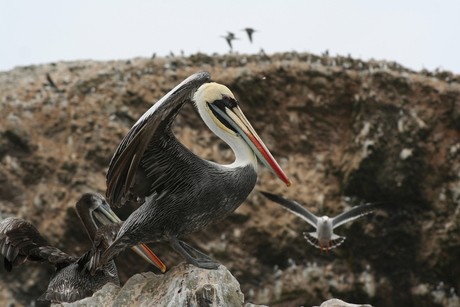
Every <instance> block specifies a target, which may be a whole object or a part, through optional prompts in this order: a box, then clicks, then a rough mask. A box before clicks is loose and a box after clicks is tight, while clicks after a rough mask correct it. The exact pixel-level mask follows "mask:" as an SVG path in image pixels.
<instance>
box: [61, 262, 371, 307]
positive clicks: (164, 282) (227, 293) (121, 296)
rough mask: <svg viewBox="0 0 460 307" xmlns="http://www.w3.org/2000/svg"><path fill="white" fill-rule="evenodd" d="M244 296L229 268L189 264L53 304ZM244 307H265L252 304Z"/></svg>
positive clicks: (197, 301) (234, 304) (167, 302)
mask: <svg viewBox="0 0 460 307" xmlns="http://www.w3.org/2000/svg"><path fill="white" fill-rule="evenodd" d="M243 304H244V295H243V293H242V292H241V289H240V284H239V283H238V281H237V280H236V278H235V277H233V275H232V274H231V273H230V272H229V271H228V270H227V268H225V267H224V266H222V265H221V266H220V267H219V269H217V270H204V269H200V268H197V267H195V266H193V265H189V264H181V265H178V266H176V267H173V268H172V269H171V270H170V271H169V272H167V273H166V274H164V275H156V274H154V273H152V272H146V273H141V274H136V275H134V276H133V277H131V278H130V279H129V280H128V282H127V283H126V284H125V285H124V286H123V287H122V288H120V287H119V286H116V285H114V284H112V283H109V284H107V285H105V286H104V287H103V288H102V289H101V290H100V291H98V292H96V293H95V294H94V295H93V296H92V297H88V298H86V299H83V300H80V301H78V302H75V303H71V304H68V303H63V304H53V305H52V306H53V307H59V306H62V307H90V306H98V307H105V306H107V307H109V306H110V307H112V306H113V307H122V306H123V307H130V306H132V307H134V306H135V307H143V306H145V307H152V306H165V307H166V306H171V307H176V306H187V307H195V306H196V307H208V306H209V307H211V306H212V307H220V306H222V307H242V306H243ZM359 306H363V307H370V305H354V304H347V303H345V302H343V301H341V300H337V299H332V300H329V301H327V302H324V303H323V304H322V305H321V307H359ZM244 307H263V306H262V305H254V304H251V303H247V304H244Z"/></svg>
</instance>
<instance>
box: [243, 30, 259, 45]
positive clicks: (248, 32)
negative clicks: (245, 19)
mask: <svg viewBox="0 0 460 307" xmlns="http://www.w3.org/2000/svg"><path fill="white" fill-rule="evenodd" d="M242 31H246V33H247V34H248V37H249V41H250V42H251V44H252V33H254V32H257V31H256V30H254V29H252V28H245V29H243V30H242Z"/></svg>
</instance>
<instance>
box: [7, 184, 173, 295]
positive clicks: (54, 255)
mask: <svg viewBox="0 0 460 307" xmlns="http://www.w3.org/2000/svg"><path fill="white" fill-rule="evenodd" d="M76 209H77V214H78V216H79V217H80V219H81V220H82V222H83V224H84V225H85V228H86V231H87V233H88V235H89V237H90V238H91V239H92V238H93V237H94V235H95V233H96V231H97V229H98V226H97V223H96V220H97V221H98V222H100V223H102V224H107V223H112V222H114V221H116V219H118V218H117V217H116V215H115V213H113V211H112V210H111V209H110V206H109V205H108V204H107V203H106V202H105V199H104V198H103V197H102V196H101V195H99V194H96V193H90V194H84V195H83V196H82V197H81V198H80V200H79V201H78V202H77V204H76ZM95 219H96V220H95ZM118 220H119V219H118ZM111 225H116V224H111ZM109 230H110V227H106V231H107V233H106V240H107V242H108V243H110V242H111V241H112V240H113V238H114V235H116V232H113V231H112V232H110V231H109ZM133 249H134V250H135V251H136V252H137V253H138V254H139V255H141V256H142V257H143V258H144V259H146V260H148V261H149V262H151V263H153V264H155V265H156V266H158V265H159V266H163V267H164V264H162V263H161V261H159V259H158V258H157V257H156V256H155V255H154V254H153V253H152V251H150V249H148V247H147V246H145V245H143V246H136V247H135V248H133ZM0 253H1V254H2V255H3V256H4V257H5V259H4V266H5V269H6V270H7V271H8V272H10V271H11V270H12V269H13V267H18V266H20V265H21V264H23V263H24V262H26V261H32V262H48V263H49V264H51V265H53V266H54V267H55V269H56V271H55V272H54V274H53V276H52V277H51V280H50V282H49V285H48V289H47V290H46V292H45V293H43V294H42V295H41V296H40V297H39V298H38V299H39V300H49V301H53V302H68V303H70V302H74V301H77V300H80V299H83V298H85V297H88V296H91V295H93V293H94V292H95V291H97V290H99V289H101V288H102V287H103V286H104V285H105V284H106V283H108V282H112V283H115V284H117V285H119V284H120V281H119V279H118V273H117V268H116V266H115V263H114V262H113V261H109V262H107V263H106V264H105V265H104V266H103V267H102V268H101V270H98V271H97V272H96V274H94V275H91V274H90V273H89V272H88V271H87V270H85V269H84V268H85V265H86V263H87V262H88V260H89V259H90V255H91V254H90V251H89V252H87V253H85V254H84V255H83V256H81V257H74V256H70V255H68V254H66V253H64V252H63V251H61V250H60V249H58V248H56V247H53V246H51V245H50V244H49V243H48V241H46V240H45V239H44V238H43V237H42V236H41V234H40V233H39V232H38V230H37V228H35V227H34V226H33V225H32V224H30V223H29V222H27V221H25V220H23V219H21V218H18V217H9V218H6V219H4V220H3V221H2V222H1V223H0ZM165 269H166V268H164V270H165Z"/></svg>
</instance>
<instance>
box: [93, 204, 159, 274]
mask: <svg viewBox="0 0 460 307" xmlns="http://www.w3.org/2000/svg"><path fill="white" fill-rule="evenodd" d="M97 209H100V210H95V211H94V212H93V213H94V216H95V217H96V219H97V220H98V221H99V222H100V223H102V224H103V225H106V224H109V223H118V222H121V220H120V218H119V217H118V216H117V215H116V214H115V212H113V211H112V209H111V208H110V206H109V205H108V204H107V203H105V202H103V203H102V204H101V205H100V206H99V207H98V208H97ZM131 249H132V250H133V251H135V252H136V254H138V255H139V256H141V257H142V258H144V259H145V260H146V261H147V262H149V263H151V264H153V265H154V266H156V267H157V268H158V269H160V271H161V272H162V273H164V272H166V266H165V264H164V263H163V262H162V261H161V260H160V258H158V257H157V255H155V253H154V252H152V251H151V250H150V248H148V247H147V245H145V244H141V245H137V246H134V247H131Z"/></svg>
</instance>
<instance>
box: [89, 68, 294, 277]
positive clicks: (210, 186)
mask: <svg viewBox="0 0 460 307" xmlns="http://www.w3.org/2000/svg"><path fill="white" fill-rule="evenodd" d="M210 80H211V75H210V74H209V73H208V72H199V73H196V74H194V75H192V76H190V77H188V78H187V79H186V80H184V81H182V83H180V84H179V85H177V86H176V87H175V88H174V89H172V90H171V91H170V92H169V93H168V94H166V95H165V96H164V97H163V98H162V99H161V100H160V101H158V102H157V103H155V104H154V105H153V106H152V107H151V108H150V109H149V110H148V111H147V112H146V113H144V115H142V116H141V118H140V119H139V120H138V121H137V122H136V123H135V124H134V126H133V127H132V128H131V130H130V131H129V132H128V134H127V135H126V136H125V138H124V139H123V140H122V141H121V143H120V145H119V146H118V148H117V150H116V151H115V154H114V155H113V157H112V160H111V162H110V165H109V169H108V171H107V192H106V193H107V199H108V202H109V203H110V205H111V206H114V207H120V206H122V205H123V204H125V203H126V202H129V201H137V202H138V203H139V204H142V205H141V206H140V207H139V208H138V209H137V210H136V211H134V212H133V213H132V214H131V215H130V216H129V217H128V218H127V219H126V221H125V222H124V223H123V225H122V226H121V228H120V230H119V232H118V234H117V237H116V239H115V241H114V242H113V243H112V244H111V245H110V246H109V247H108V248H107V249H106V250H105V251H103V252H99V251H98V248H97V242H96V240H95V246H94V251H95V254H94V260H95V261H94V263H92V268H91V271H93V270H94V269H95V268H97V267H100V266H101V265H105V263H107V261H110V260H111V259H112V258H113V257H115V256H116V255H117V254H118V253H120V252H121V251H123V250H124V249H125V248H128V247H131V246H134V245H138V244H140V243H149V242H151V243H153V242H158V241H167V242H169V243H170V244H171V246H172V248H173V249H174V250H175V251H176V252H177V253H178V254H180V255H181V256H182V257H183V258H184V259H185V260H186V261H187V262H188V263H191V264H193V265H195V266H197V267H200V268H206V269H217V267H218V266H219V265H220V263H219V262H218V261H215V260H212V259H210V257H208V256H206V255H204V254H203V253H201V252H198V251H197V250H196V249H194V248H192V247H190V246H189V245H187V244H185V243H184V242H182V241H180V240H179V238H181V237H183V236H184V235H186V234H188V233H191V232H194V231H197V230H199V229H203V228H205V227H207V226H209V225H212V224H216V223H218V222H220V221H221V220H222V219H224V218H225V217H227V216H228V215H230V214H231V213H232V212H233V211H235V210H236V209H237V208H238V207H239V206H240V205H241V203H242V202H243V201H244V200H245V199H246V197H247V196H248V195H249V193H250V192H251V191H252V189H253V188H254V186H255V184H256V181H257V158H258V159H259V160H260V161H261V162H262V163H264V164H265V166H267V167H268V168H269V169H270V170H271V171H272V172H273V174H275V175H276V176H277V177H278V178H280V179H281V180H282V181H283V182H284V183H285V184H286V185H288V186H290V185H291V182H290V180H289V179H288V178H287V176H286V174H285V173H284V172H283V170H282V169H281V167H280V166H279V165H278V163H277V162H276V160H275V159H274V158H273V156H272V155H271V153H270V152H269V150H268V149H267V147H266V146H265V144H264V143H263V142H262V140H261V138H260V137H259V136H258V135H257V133H256V132H255V130H254V128H253V127H252V125H251V124H250V123H249V121H248V120H247V119H246V116H245V115H244V114H243V111H242V110H241V109H240V106H239V102H238V101H237V100H236V98H235V96H234V95H233V93H232V92H231V91H230V90H229V89H228V88H227V87H226V86H224V85H222V84H218V83H215V82H210ZM187 102H193V104H194V106H195V107H196V109H197V110H198V113H199V115H200V117H201V119H202V120H203V121H204V122H205V124H206V125H207V126H208V127H209V128H210V130H211V131H212V132H214V133H215V134H216V135H217V136H218V137H220V138H221V139H222V140H223V141H225V142H226V143H227V144H228V145H229V146H230V148H231V149H232V150H233V151H234V153H235V157H236V158H235V162H233V163H232V164H230V165H220V164H217V163H215V162H212V161H208V160H205V159H203V158H201V157H199V156H197V155H195V154H194V153H192V152H191V151H190V150H189V149H187V148H186V147H185V146H184V145H183V144H182V143H180V142H179V140H178V139H177V138H176V137H175V136H174V134H173V132H172V131H171V125H172V123H173V122H174V119H175V118H176V116H177V114H178V113H179V111H180V110H181V109H182V107H183V106H184V105H185V103H187ZM99 259H100V260H99ZM98 260H99V261H98ZM98 262H99V263H98Z"/></svg>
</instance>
